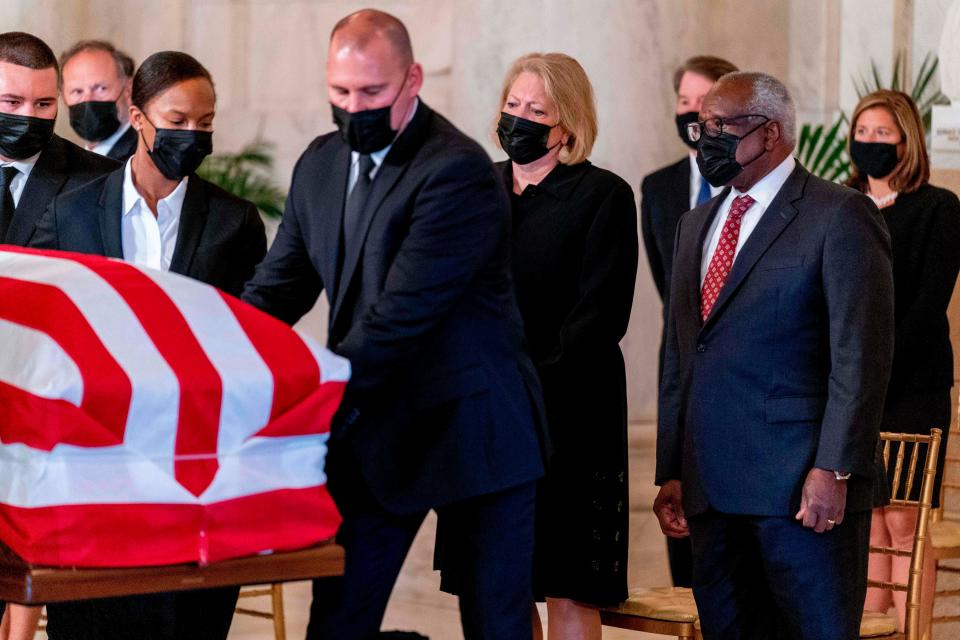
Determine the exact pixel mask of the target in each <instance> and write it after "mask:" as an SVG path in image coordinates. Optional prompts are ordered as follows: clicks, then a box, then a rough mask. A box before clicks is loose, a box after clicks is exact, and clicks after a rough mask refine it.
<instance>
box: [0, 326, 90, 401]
mask: <svg viewBox="0 0 960 640" xmlns="http://www.w3.org/2000/svg"><path fill="white" fill-rule="evenodd" d="M0 344H3V357H2V358H0V382H5V383H7V384H9V385H10V386H12V387H17V388H18V389H23V390H24V391H29V392H30V393H32V394H33V395H35V396H40V397H41V398H49V399H51V400H58V399H59V400H66V401H67V402H69V403H70V404H72V405H74V406H75V407H79V406H80V403H81V402H82V401H83V378H82V377H81V376H80V369H79V368H78V367H77V365H76V363H75V362H74V361H73V359H71V358H70V356H69V355H67V352H66V351H64V350H63V347H61V346H60V345H59V344H57V342H55V341H54V340H53V338H51V337H50V336H49V335H47V334H46V333H43V332H42V331H37V330H36V329H33V328H30V327H26V326H24V325H22V324H17V323H15V322H10V321H9V320H5V319H3V318H0ZM40 363H43V366H38V365H39V364H40Z"/></svg>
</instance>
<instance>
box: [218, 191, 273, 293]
mask: <svg viewBox="0 0 960 640" xmlns="http://www.w3.org/2000/svg"><path fill="white" fill-rule="evenodd" d="M266 253H267V235H266V232H265V231H264V228H263V220H261V219H260V213H259V212H258V211H257V208H256V207H255V206H254V205H253V204H250V203H248V204H247V206H246V207H245V209H244V212H243V224H242V226H241V227H240V231H239V233H238V237H237V240H236V252H235V253H234V257H233V268H232V270H231V272H230V278H229V280H228V282H227V283H225V286H224V287H223V290H224V291H226V292H227V293H229V294H230V295H234V296H239V295H240V294H241V293H242V292H243V286H244V283H246V282H247V281H248V280H250V278H251V277H252V276H253V273H254V270H255V269H256V267H257V265H258V264H259V263H260V262H261V261H262V260H263V257H264V255H266Z"/></svg>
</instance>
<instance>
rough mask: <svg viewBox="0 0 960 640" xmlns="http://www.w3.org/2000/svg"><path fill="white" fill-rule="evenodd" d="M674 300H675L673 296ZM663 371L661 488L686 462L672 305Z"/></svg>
mask: <svg viewBox="0 0 960 640" xmlns="http://www.w3.org/2000/svg"><path fill="white" fill-rule="evenodd" d="M685 219H686V216H684V217H683V218H680V222H679V223H678V224H677V233H676V236H675V237H674V243H673V250H674V255H676V251H677V245H678V244H679V243H680V233H681V229H682V227H683V223H684V220H685ZM677 280H679V275H678V272H677V271H674V272H673V282H671V283H670V290H671V291H672V292H676V291H680V290H681V288H680V285H679V284H678V282H677ZM671 297H672V296H671ZM664 331H665V332H666V335H665V336H664V340H663V370H662V372H661V374H660V394H659V398H658V402H657V468H656V472H655V474H654V482H655V484H657V485H662V484H664V483H665V482H667V481H668V480H680V478H681V471H682V466H683V464H682V461H683V425H682V424H681V421H680V405H681V400H682V391H683V380H682V378H681V372H682V365H681V363H680V343H679V340H678V338H677V321H676V318H675V317H674V309H673V305H668V306H667V321H666V326H665V327H664Z"/></svg>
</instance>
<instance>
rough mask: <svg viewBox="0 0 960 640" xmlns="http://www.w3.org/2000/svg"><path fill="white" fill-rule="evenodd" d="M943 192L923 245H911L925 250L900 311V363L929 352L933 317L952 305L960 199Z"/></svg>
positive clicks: (959, 258)
mask: <svg viewBox="0 0 960 640" xmlns="http://www.w3.org/2000/svg"><path fill="white" fill-rule="evenodd" d="M944 195H945V196H946V197H944V198H941V199H940V200H939V202H937V204H936V206H935V208H934V209H933V211H932V212H930V216H931V224H930V229H929V231H928V232H927V237H926V238H925V242H924V245H923V248H922V249H920V248H911V250H922V251H923V259H922V261H921V264H920V268H919V271H918V273H917V274H916V278H914V280H913V281H914V282H915V283H916V285H915V286H916V288H915V289H914V298H913V300H912V302H911V304H910V307H909V308H908V309H906V310H903V309H898V310H897V313H898V315H899V317H900V320H899V323H898V325H897V330H896V334H895V337H894V344H895V345H896V349H895V354H896V355H895V358H897V360H898V362H899V361H900V358H903V359H905V360H910V359H912V358H913V357H915V356H914V354H916V353H924V352H926V351H927V350H926V349H923V348H922V347H921V343H923V342H925V341H926V340H928V338H929V327H930V322H931V319H932V317H933V315H934V314H940V313H942V311H941V310H942V309H946V308H947V306H948V305H949V304H950V298H951V297H952V296H953V289H954V285H956V282H957V273H958V271H960V250H958V247H960V200H958V199H957V196H956V195H954V194H953V193H947V194H944ZM903 297H906V296H903ZM941 317H942V316H941ZM918 347H920V348H918Z"/></svg>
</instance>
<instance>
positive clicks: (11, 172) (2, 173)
mask: <svg viewBox="0 0 960 640" xmlns="http://www.w3.org/2000/svg"><path fill="white" fill-rule="evenodd" d="M18 173H20V170H19V169H17V168H16V167H14V166H10V165H7V166H5V167H0V187H9V186H10V182H11V181H12V180H13V179H14V177H16V175H17V174H18Z"/></svg>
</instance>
